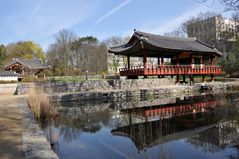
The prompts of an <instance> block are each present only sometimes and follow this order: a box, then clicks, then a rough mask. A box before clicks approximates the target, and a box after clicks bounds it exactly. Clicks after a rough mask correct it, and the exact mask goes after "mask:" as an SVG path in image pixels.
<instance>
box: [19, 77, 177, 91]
mask: <svg viewBox="0 0 239 159" xmlns="http://www.w3.org/2000/svg"><path fill="white" fill-rule="evenodd" d="M174 82H175V81H174V79H171V78H163V79H138V80H121V79H119V80H87V81H81V82H38V83H26V84H19V85H18V89H17V92H18V94H21V95H22V94H27V93H28V92H29V91H30V89H32V88H34V87H36V88H37V89H39V88H41V89H43V90H44V91H45V92H47V93H67V92H85V91H113V90H132V89H154V88H157V87H161V86H168V85H174V84H175V83H174Z"/></svg>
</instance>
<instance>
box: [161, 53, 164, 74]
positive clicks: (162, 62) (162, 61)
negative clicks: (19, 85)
mask: <svg viewBox="0 0 239 159" xmlns="http://www.w3.org/2000/svg"><path fill="white" fill-rule="evenodd" d="M163 65H164V58H163V57H161V66H163ZM161 77H162V78H164V75H162V76H161Z"/></svg>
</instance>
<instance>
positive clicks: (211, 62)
mask: <svg viewBox="0 0 239 159" xmlns="http://www.w3.org/2000/svg"><path fill="white" fill-rule="evenodd" d="M211 66H213V57H211Z"/></svg>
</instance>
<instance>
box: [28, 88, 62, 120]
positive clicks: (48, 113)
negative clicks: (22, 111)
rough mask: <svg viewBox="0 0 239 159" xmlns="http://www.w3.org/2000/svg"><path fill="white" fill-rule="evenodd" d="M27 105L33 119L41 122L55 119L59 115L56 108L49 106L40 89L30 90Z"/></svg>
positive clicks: (45, 96)
mask: <svg viewBox="0 0 239 159" xmlns="http://www.w3.org/2000/svg"><path fill="white" fill-rule="evenodd" d="M28 105H29V108H30V109H31V111H32V112H33V113H34V115H35V117H36V118H37V119H39V120H41V121H43V120H47V119H51V118H55V117H57V116H58V114H59V112H58V109H57V107H56V106H54V105H53V104H51V100H50V98H49V97H48V95H47V93H45V92H44V91H43V90H41V89H33V90H31V92H30V93H29V97H28Z"/></svg>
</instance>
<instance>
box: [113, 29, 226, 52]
mask: <svg viewBox="0 0 239 159" xmlns="http://www.w3.org/2000/svg"><path fill="white" fill-rule="evenodd" d="M132 38H135V39H136V40H135V41H134V42H133V43H127V44H125V45H121V46H118V47H112V48H110V49H109V52H110V53H115V54H122V55H132V54H133V52H140V49H141V45H140V41H142V42H143V43H144V45H145V47H146V49H147V51H148V52H149V54H150V52H154V55H156V54H160V53H164V52H170V53H176V52H182V51H188V52H194V53H195V52H197V53H211V54H214V55H216V56H221V55H222V53H221V52H219V51H218V50H216V49H215V48H213V47H212V46H210V45H207V44H205V43H203V42H201V41H199V40H197V39H196V38H181V37H180V38H179V37H167V36H161V35H155V34H150V33H145V32H141V31H135V32H134V34H133V36H132Z"/></svg>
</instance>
